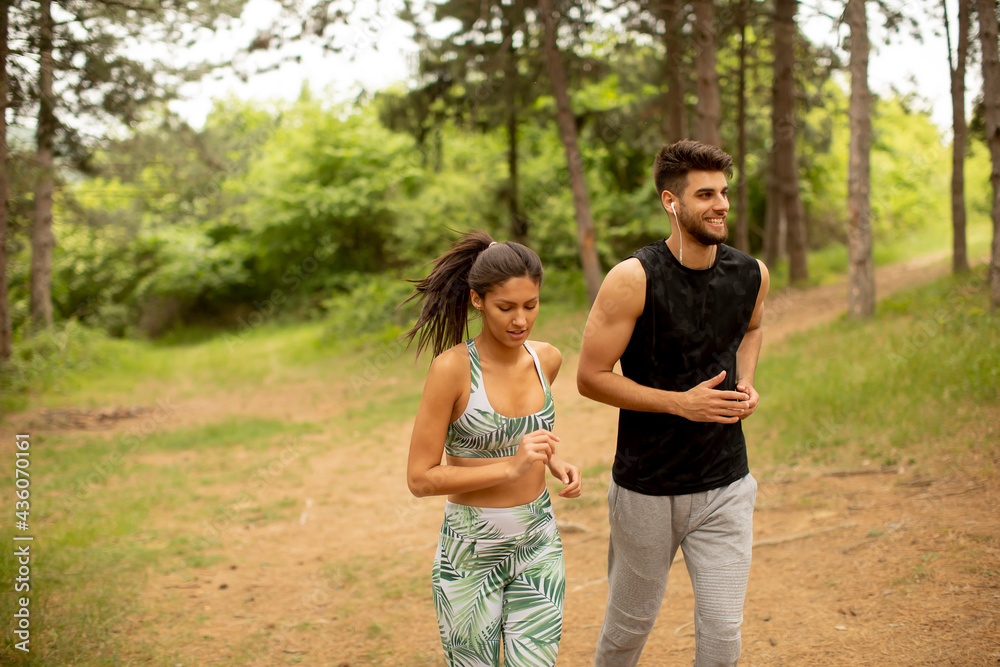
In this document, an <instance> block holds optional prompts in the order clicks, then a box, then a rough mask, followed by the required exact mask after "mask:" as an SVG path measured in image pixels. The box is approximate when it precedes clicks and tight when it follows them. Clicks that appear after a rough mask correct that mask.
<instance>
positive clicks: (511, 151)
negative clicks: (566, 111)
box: [503, 17, 528, 243]
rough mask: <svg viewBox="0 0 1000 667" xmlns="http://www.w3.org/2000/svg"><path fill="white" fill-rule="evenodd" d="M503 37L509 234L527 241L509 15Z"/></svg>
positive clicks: (515, 55) (515, 71)
mask: <svg viewBox="0 0 1000 667" xmlns="http://www.w3.org/2000/svg"><path fill="white" fill-rule="evenodd" d="M503 40H504V46H505V47H506V49H507V59H506V61H505V64H504V83H505V85H506V87H507V91H506V92H507V173H508V174H509V177H510V181H509V183H508V187H507V207H508V211H509V212H510V234H511V237H512V240H514V241H517V242H518V243H527V240H528V221H527V219H526V218H525V217H524V216H523V215H522V214H521V205H520V201H519V199H520V197H519V193H518V190H519V189H520V188H519V183H518V173H517V163H518V155H517V49H516V48H515V47H514V28H513V25H512V21H511V20H510V19H509V18H506V17H505V18H504V22H503Z"/></svg>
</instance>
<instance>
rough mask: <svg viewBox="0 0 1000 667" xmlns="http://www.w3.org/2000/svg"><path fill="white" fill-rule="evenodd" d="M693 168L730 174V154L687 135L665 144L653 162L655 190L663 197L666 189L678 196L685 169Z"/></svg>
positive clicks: (684, 184)
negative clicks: (693, 139)
mask: <svg viewBox="0 0 1000 667" xmlns="http://www.w3.org/2000/svg"><path fill="white" fill-rule="evenodd" d="M692 171H721V172H723V173H725V175H726V177H727V178H732V177H733V157H732V156H731V155H730V154H729V153H726V152H725V151H724V150H722V149H721V148H717V147H715V146H712V145H710V144H703V143H701V142H700V141H691V140H690V139H681V140H680V141H678V142H677V143H674V144H670V145H669V146H664V147H663V148H661V149H660V152H659V153H657V154H656V162H654V163H653V182H654V183H656V194H658V195H660V196H661V197H662V196H663V191H664V190H669V191H670V192H672V193H673V194H675V195H676V196H677V197H681V196H682V195H683V194H684V188H686V187H687V175H688V172H692Z"/></svg>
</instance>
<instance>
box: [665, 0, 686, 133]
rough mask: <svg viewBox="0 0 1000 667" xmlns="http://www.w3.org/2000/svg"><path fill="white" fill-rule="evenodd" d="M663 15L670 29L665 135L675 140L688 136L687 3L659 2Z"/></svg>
mask: <svg viewBox="0 0 1000 667" xmlns="http://www.w3.org/2000/svg"><path fill="white" fill-rule="evenodd" d="M657 7H659V8H660V18H661V19H663V23H664V24H665V26H666V29H665V30H664V33H663V45H664V48H665V50H666V58H665V60H664V77H663V78H664V79H665V80H666V82H667V101H666V113H665V115H664V120H665V121H666V128H665V129H666V132H665V135H664V136H665V137H666V138H667V142H666V143H671V144H672V143H674V142H675V141H680V140H681V139H685V138H687V137H688V130H687V125H686V124H685V122H684V119H685V116H686V115H687V113H686V109H685V108H684V45H683V42H682V40H683V39H684V14H683V10H684V6H683V5H682V4H681V3H680V2H678V1H677V0H666V1H665V2H662V3H658V4H657Z"/></svg>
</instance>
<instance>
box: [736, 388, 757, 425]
mask: <svg viewBox="0 0 1000 667" xmlns="http://www.w3.org/2000/svg"><path fill="white" fill-rule="evenodd" d="M736 391H742V392H743V393H744V394H746V395H747V396H749V397H750V399H749V400H748V401H747V406H748V407H747V409H746V410H744V411H743V414H741V415H740V419H746V418H747V417H749V416H750V415H752V414H753V413H754V412H756V411H757V405H759V404H760V394H758V393H757V390H756V389H754V388H753V385H752V384H750V383H749V382H747V381H746V380H740V381H739V382H737V383H736Z"/></svg>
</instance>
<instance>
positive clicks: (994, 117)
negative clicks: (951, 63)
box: [978, 0, 1000, 310]
mask: <svg viewBox="0 0 1000 667" xmlns="http://www.w3.org/2000/svg"><path fill="white" fill-rule="evenodd" d="M978 9H979V12H978V13H979V41H980V44H981V46H982V67H983V107H984V108H983V117H984V120H985V126H986V142H987V145H988V146H989V148H990V158H991V159H992V161H993V171H992V172H991V173H990V182H991V183H992V185H993V207H992V211H991V216H992V219H993V251H992V254H991V259H990V308H991V309H992V310H997V309H1000V55H998V50H1000V47H998V45H997V39H998V32H1000V28H998V21H997V4H996V2H995V0H978Z"/></svg>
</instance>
